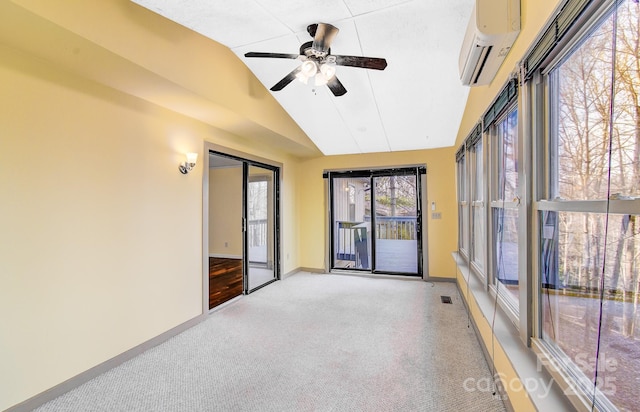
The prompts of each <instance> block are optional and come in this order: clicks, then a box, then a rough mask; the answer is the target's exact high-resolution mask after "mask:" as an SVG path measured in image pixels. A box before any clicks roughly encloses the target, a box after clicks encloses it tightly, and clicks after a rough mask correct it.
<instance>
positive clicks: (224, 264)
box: [208, 151, 280, 309]
mask: <svg viewBox="0 0 640 412" xmlns="http://www.w3.org/2000/svg"><path fill="white" fill-rule="evenodd" d="M208 164H209V175H208V181H209V187H208V190H209V202H208V204H209V211H208V217H209V219H208V221H209V228H208V229H209V230H208V240H209V241H208V244H209V309H211V308H213V307H215V306H217V305H219V304H221V303H224V302H226V301H228V300H230V299H233V298H234V297H237V296H239V295H241V294H248V293H251V292H253V291H255V290H257V289H259V288H261V287H263V286H266V285H268V284H269V283H271V282H273V281H275V280H276V279H278V278H279V263H278V262H279V250H278V234H279V215H278V204H279V186H278V182H279V171H280V169H279V168H278V167H276V166H271V165H267V164H263V163H259V162H256V161H252V160H248V159H244V158H241V157H238V156H233V155H230V154H226V153H221V152H214V151H210V153H209V162H208Z"/></svg>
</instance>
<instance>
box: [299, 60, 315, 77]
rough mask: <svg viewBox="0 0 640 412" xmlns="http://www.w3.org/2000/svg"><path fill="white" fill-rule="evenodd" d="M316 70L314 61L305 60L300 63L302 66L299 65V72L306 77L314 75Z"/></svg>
mask: <svg viewBox="0 0 640 412" xmlns="http://www.w3.org/2000/svg"><path fill="white" fill-rule="evenodd" d="M317 72H318V67H317V66H316V63H315V62H314V61H311V60H307V61H305V62H304V63H302V66H300V73H302V74H303V75H304V76H305V77H307V79H308V78H310V77H313V76H315V75H316V73H317Z"/></svg>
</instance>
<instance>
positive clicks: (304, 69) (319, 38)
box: [244, 23, 387, 96]
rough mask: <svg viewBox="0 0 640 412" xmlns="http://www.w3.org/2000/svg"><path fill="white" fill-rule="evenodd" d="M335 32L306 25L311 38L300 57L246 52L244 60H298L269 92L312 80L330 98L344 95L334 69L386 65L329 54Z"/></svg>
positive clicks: (381, 67)
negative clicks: (299, 62) (295, 82)
mask: <svg viewBox="0 0 640 412" xmlns="http://www.w3.org/2000/svg"><path fill="white" fill-rule="evenodd" d="M338 31H339V29H338V28H337V27H335V26H332V25H331V24H328V23H317V24H310V25H309V26H307V32H308V33H309V34H310V35H311V37H313V41H309V42H306V43H304V44H303V45H302V46H300V54H286V53H264V52H249V53H246V54H245V55H244V56H245V57H272V58H276V59H298V60H300V61H302V64H301V65H300V66H298V67H297V68H295V69H294V70H293V71H292V72H291V73H289V74H288V75H286V76H285V77H284V78H283V79H282V80H280V81H279V82H278V83H276V84H275V85H274V86H273V87H272V88H271V90H272V91H274V92H276V91H279V90H282V89H284V87H285V86H286V85H288V84H289V83H291V82H292V81H293V80H294V79H298V80H300V81H301V82H303V83H305V84H306V83H308V81H309V79H310V78H312V77H313V78H314V81H315V85H316V86H321V85H325V84H326V85H327V87H329V90H331V92H332V93H333V94H334V96H342V95H344V94H345V93H346V92H347V89H345V88H344V86H343V85H342V83H341V82H340V80H338V78H337V77H336V66H351V67H360V68H364V69H374V70H384V69H385V67H387V61H386V60H385V59H382V58H378V57H358V56H339V55H334V54H331V48H330V47H331V42H333V39H334V38H335V37H336V35H337V34H338Z"/></svg>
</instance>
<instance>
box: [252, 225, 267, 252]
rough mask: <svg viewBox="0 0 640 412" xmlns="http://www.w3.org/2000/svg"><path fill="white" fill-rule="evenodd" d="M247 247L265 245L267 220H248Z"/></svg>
mask: <svg viewBox="0 0 640 412" xmlns="http://www.w3.org/2000/svg"><path fill="white" fill-rule="evenodd" d="M248 231H249V247H252V246H264V245H266V244H267V219H255V220H249V228H248Z"/></svg>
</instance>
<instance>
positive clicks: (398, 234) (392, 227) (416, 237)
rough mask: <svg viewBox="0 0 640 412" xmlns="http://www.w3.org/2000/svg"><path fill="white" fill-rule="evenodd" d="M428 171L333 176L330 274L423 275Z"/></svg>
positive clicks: (330, 178)
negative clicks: (424, 187) (424, 178)
mask: <svg viewBox="0 0 640 412" xmlns="http://www.w3.org/2000/svg"><path fill="white" fill-rule="evenodd" d="M425 172H426V169H425V168H420V167H407V168H394V169H380V170H359V171H349V172H329V173H328V174H327V175H326V176H327V177H328V179H329V197H330V214H331V228H330V238H331V241H330V242H331V247H330V249H331V258H330V266H331V269H332V270H349V271H354V270H355V271H362V272H367V273H381V274H398V275H409V276H422V271H423V270H422V202H421V200H422V179H421V176H422V174H424V173H425Z"/></svg>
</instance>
